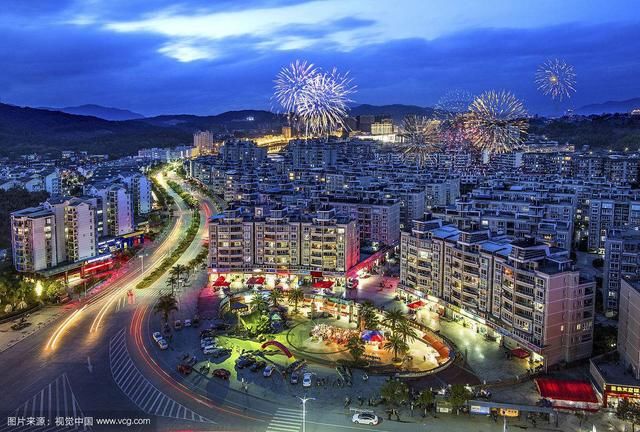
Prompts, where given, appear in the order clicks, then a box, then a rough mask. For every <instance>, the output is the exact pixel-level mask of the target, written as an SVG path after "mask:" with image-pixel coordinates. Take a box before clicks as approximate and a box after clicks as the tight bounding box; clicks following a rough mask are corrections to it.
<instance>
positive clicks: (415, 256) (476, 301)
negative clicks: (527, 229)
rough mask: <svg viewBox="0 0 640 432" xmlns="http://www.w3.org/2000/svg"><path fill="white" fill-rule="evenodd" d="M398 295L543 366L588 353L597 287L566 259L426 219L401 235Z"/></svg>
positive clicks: (540, 246) (554, 251) (527, 242)
mask: <svg viewBox="0 0 640 432" xmlns="http://www.w3.org/2000/svg"><path fill="white" fill-rule="evenodd" d="M400 289H401V290H404V291H406V292H407V294H408V295H410V296H416V297H418V298H422V299H425V300H426V301H428V302H430V303H432V304H433V305H434V306H435V307H436V308H441V310H442V312H443V313H445V314H447V315H449V316H452V317H453V318H456V319H464V320H468V321H469V324H470V325H472V326H474V327H476V329H477V331H478V332H480V333H486V334H488V335H490V336H492V337H498V338H501V339H502V341H501V343H502V344H503V345H504V346H506V347H508V348H515V347H522V348H524V349H526V350H527V351H529V352H530V353H532V355H534V357H535V359H536V360H544V362H546V364H547V365H552V364H556V363H559V362H562V361H564V362H570V361H574V360H578V359H582V358H587V357H588V356H589V355H590V354H591V346H592V337H593V317H594V305H595V302H594V295H595V294H594V291H595V283H594V282H593V281H587V280H585V279H583V278H582V277H581V276H580V273H579V272H578V271H577V270H575V268H574V267H573V265H572V262H571V260H569V258H568V252H567V251H565V250H561V249H559V248H553V247H549V245H546V244H544V243H540V242H537V241H535V240H534V239H531V238H526V239H521V240H516V241H511V240H510V239H509V238H507V237H506V236H497V237H496V236H492V235H491V233H490V232H489V231H488V230H482V229H469V230H459V229H458V228H456V227H455V226H452V225H445V224H443V222H442V221H441V220H437V219H433V218H431V217H429V216H426V217H425V218H423V219H422V220H418V221H416V223H415V225H414V227H413V229H412V230H411V231H405V232H403V233H402V240H401V267H400Z"/></svg>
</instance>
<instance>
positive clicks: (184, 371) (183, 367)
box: [178, 364, 193, 375]
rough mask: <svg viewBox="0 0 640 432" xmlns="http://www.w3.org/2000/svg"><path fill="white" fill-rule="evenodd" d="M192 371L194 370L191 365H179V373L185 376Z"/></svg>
mask: <svg viewBox="0 0 640 432" xmlns="http://www.w3.org/2000/svg"><path fill="white" fill-rule="evenodd" d="M192 370H193V368H192V367H191V365H188V364H179V365H178V372H180V373H181V374H183V375H189V374H190V373H191V371H192Z"/></svg>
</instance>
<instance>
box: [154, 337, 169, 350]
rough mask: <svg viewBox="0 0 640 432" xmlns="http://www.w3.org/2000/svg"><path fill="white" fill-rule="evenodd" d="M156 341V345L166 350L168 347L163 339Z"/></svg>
mask: <svg viewBox="0 0 640 432" xmlns="http://www.w3.org/2000/svg"><path fill="white" fill-rule="evenodd" d="M156 343H157V344H158V347H159V348H160V349H161V350H166V349H167V348H169V344H168V343H167V341H166V340H164V339H159V340H157V341H156Z"/></svg>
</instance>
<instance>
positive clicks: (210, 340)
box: [200, 338, 216, 348]
mask: <svg viewBox="0 0 640 432" xmlns="http://www.w3.org/2000/svg"><path fill="white" fill-rule="evenodd" d="M215 344H216V340H215V339H214V338H204V339H200V348H204V347H206V346H207V345H215Z"/></svg>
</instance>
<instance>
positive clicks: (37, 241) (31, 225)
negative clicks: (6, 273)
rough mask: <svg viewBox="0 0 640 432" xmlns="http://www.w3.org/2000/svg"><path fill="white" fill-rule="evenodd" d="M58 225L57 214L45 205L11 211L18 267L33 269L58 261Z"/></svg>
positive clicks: (14, 259)
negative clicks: (56, 233) (56, 230)
mask: <svg viewBox="0 0 640 432" xmlns="http://www.w3.org/2000/svg"><path fill="white" fill-rule="evenodd" d="M55 229H56V219H55V215H54V214H53V212H52V211H50V210H48V209H46V208H44V207H29V208H26V209H23V210H19V211H16V212H13V213H11V246H12V251H13V265H14V266H15V269H16V270H17V271H19V272H26V273H31V272H35V271H39V270H44V269H47V268H51V267H55V266H56V265H57V264H58V255H57V247H56V246H57V245H56V236H55Z"/></svg>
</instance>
